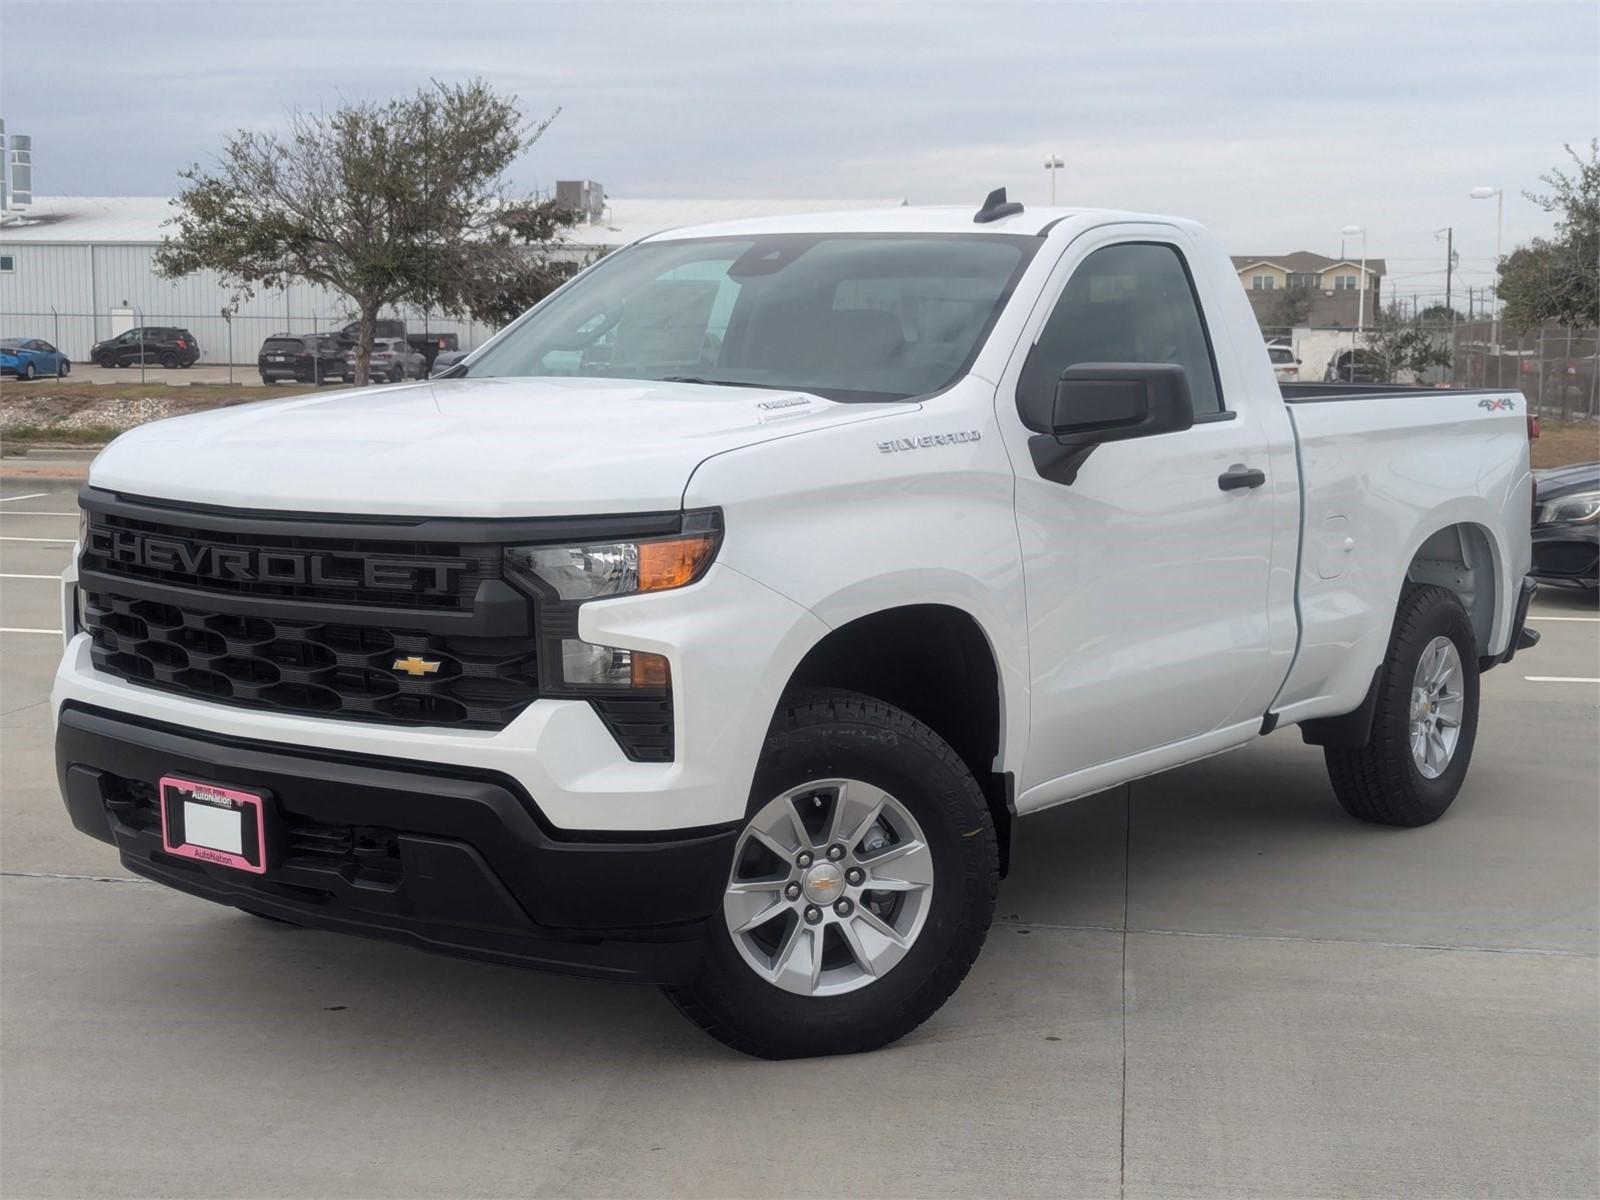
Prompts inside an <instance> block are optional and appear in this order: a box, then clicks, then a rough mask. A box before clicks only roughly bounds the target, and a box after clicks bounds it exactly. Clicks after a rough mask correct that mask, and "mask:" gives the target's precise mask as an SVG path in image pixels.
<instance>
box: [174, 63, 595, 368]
mask: <svg viewBox="0 0 1600 1200" xmlns="http://www.w3.org/2000/svg"><path fill="white" fill-rule="evenodd" d="M552 120H554V114H552V115H551V117H549V118H547V119H545V120H543V121H529V120H527V119H526V118H525V117H524V116H523V114H522V112H521V110H520V109H519V108H518V105H517V99H516V97H515V96H502V95H500V94H498V93H497V92H495V91H494V89H492V88H491V87H489V85H487V84H486V83H484V82H483V81H482V80H472V81H471V82H468V83H465V84H459V85H451V84H443V83H438V82H435V83H433V85H432V86H431V87H428V88H422V89H420V90H418V91H417V93H416V94H415V95H413V96H408V97H402V98H399V99H395V100H390V101H387V102H386V103H375V102H371V101H365V102H360V103H350V104H345V105H342V106H341V107H339V108H337V109H335V110H334V111H332V112H325V111H318V112H314V113H307V112H303V111H298V110H296V111H294V112H292V113H290V115H289V120H288V125H287V128H286V129H285V130H284V131H283V132H282V133H278V132H255V131H251V130H241V131H240V132H239V133H238V134H237V135H235V136H233V137H230V138H229V139H228V140H227V142H226V145H225V146H224V149H223V154H222V157H221V159H220V161H219V163H218V165H217V167H216V168H215V169H214V170H202V169H201V168H200V167H199V166H198V165H196V166H193V167H191V168H189V169H188V170H186V171H182V172H180V173H179V175H180V178H182V179H183V180H185V181H186V183H187V186H186V187H185V188H184V190H183V192H182V194H181V195H180V196H179V197H178V198H177V199H176V200H175V201H174V202H173V204H174V207H175V208H176V210H177V211H176V214H175V215H174V217H173V219H172V220H171V221H169V222H168V224H169V226H171V227H173V229H174V234H173V236H171V237H168V238H165V239H163V241H162V245H161V247H160V249H159V250H157V252H156V269H157V270H158V271H159V272H160V273H161V274H162V275H164V276H166V277H168V278H175V277H177V276H180V275H186V274H188V273H190V272H192V271H196V270H202V269H206V268H209V269H211V270H214V271H216V272H217V273H218V274H219V275H221V276H222V278H223V280H224V281H225V283H227V285H228V286H230V287H232V288H233V289H234V292H235V298H236V299H238V298H243V297H248V296H250V295H251V294H253V292H254V290H255V289H256V288H262V287H264V288H277V287H282V286H284V285H285V284H286V283H288V282H290V281H291V280H304V281H306V282H309V283H314V284H320V285H322V286H324V287H328V288H331V289H333V290H334V291H337V292H339V293H341V294H343V295H344V296H346V297H348V298H349V300H350V301H351V303H352V306H353V307H354V308H355V310H356V312H357V313H358V314H359V320H360V333H359V335H358V337H357V341H356V382H357V383H358V384H364V383H366V381H367V368H368V363H369V361H370V359H371V354H372V341H373V334H374V328H375V323H376V321H377V317H378V313H379V312H380V311H381V310H382V309H383V308H384V307H385V306H386V305H392V304H398V303H402V302H408V303H411V304H414V305H416V306H417V307H420V308H431V309H438V310H441V311H443V312H446V313H465V312H470V313H471V314H472V315H473V316H475V317H480V318H483V319H496V320H504V319H506V318H507V316H508V314H510V315H514V312H513V311H512V309H513V307H514V308H515V311H520V310H521V308H523V307H526V306H527V304H529V303H532V301H533V300H536V299H538V298H539V297H541V296H543V295H544V294H545V292H547V291H549V290H550V288H551V287H552V286H553V285H554V283H555V282H557V280H556V279H555V271H554V269H553V267H552V264H551V263H550V262H549V260H548V256H547V254H546V251H547V250H548V248H549V246H550V244H551V243H552V242H553V241H554V240H555V239H556V238H557V237H558V236H559V233H560V231H561V229H562V228H563V227H565V226H566V225H569V224H571V223H572V221H573V219H574V215H573V214H571V213H568V212H566V211H565V210H563V209H561V208H559V207H558V206H557V205H556V203H555V202H554V201H553V200H545V199H540V198H538V197H534V196H528V195H520V194H517V193H514V192H513V190H512V189H511V187H510V185H509V184H508V183H507V181H506V178H505V175H506V171H507V170H508V169H509V168H510V167H511V165H512V164H513V163H514V162H515V161H516V160H517V159H518V158H519V157H521V155H522V154H524V153H525V152H526V151H527V150H528V149H529V148H530V147H531V146H532V145H533V144H534V143H535V142H537V141H538V140H539V137H540V135H542V134H543V133H544V131H545V130H546V129H547V128H548V127H549V125H550V122H551V121H552Z"/></svg>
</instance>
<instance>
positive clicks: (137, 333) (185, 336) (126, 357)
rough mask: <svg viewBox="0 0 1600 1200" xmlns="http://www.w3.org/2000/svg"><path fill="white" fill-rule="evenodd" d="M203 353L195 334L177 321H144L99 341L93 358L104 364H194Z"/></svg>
mask: <svg viewBox="0 0 1600 1200" xmlns="http://www.w3.org/2000/svg"><path fill="white" fill-rule="evenodd" d="M199 357H200V343H199V342H197V341H195V340H194V334H192V333H190V332H189V331H188V330H187V329H180V328H178V327H177V326H175V325H142V326H140V327H138V328H136V329H130V330H128V332H127V333H119V334H118V335H117V336H116V337H113V338H107V339H106V340H105V341H103V342H96V343H95V344H94V345H93V346H92V347H91V348H90V350H89V361H90V362H92V363H94V364H95V365H96V366H100V367H137V366H138V365H139V364H140V362H143V363H144V365H145V366H147V367H166V368H168V369H169V370H170V369H171V368H173V367H192V366H194V364H195V360H196V359H198V358H199Z"/></svg>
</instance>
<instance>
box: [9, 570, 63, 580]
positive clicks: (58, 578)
mask: <svg viewBox="0 0 1600 1200" xmlns="http://www.w3.org/2000/svg"><path fill="white" fill-rule="evenodd" d="M0 579H48V580H50V581H51V582H52V583H60V582H61V576H59V575H11V574H7V573H4V572H0Z"/></svg>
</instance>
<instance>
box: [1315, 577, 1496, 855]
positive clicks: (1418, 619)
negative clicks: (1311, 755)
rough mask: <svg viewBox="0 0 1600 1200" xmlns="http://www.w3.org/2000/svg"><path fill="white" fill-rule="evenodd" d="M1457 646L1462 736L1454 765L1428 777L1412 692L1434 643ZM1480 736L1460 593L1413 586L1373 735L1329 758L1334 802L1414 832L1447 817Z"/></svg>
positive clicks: (1397, 623) (1398, 621) (1467, 621)
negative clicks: (1414, 742) (1415, 735)
mask: <svg viewBox="0 0 1600 1200" xmlns="http://www.w3.org/2000/svg"><path fill="white" fill-rule="evenodd" d="M1441 636H1442V637H1447V638H1449V639H1450V640H1451V642H1453V643H1454V644H1455V649H1456V654H1457V655H1458V656H1459V657H1460V660H1461V674H1462V689H1461V690H1462V697H1463V705H1462V713H1461V726H1460V734H1459V737H1458V739H1457V742H1456V746H1455V750H1454V752H1453V754H1452V755H1451V756H1450V761H1449V764H1448V766H1446V767H1445V769H1444V770H1443V771H1442V772H1441V773H1440V774H1439V775H1438V777H1437V778H1434V779H1428V778H1426V777H1425V776H1424V775H1423V774H1422V772H1421V770H1420V769H1419V768H1418V766H1417V763H1416V760H1415V758H1414V757H1413V756H1412V752H1411V689H1412V682H1413V680H1414V678H1415V676H1416V671H1417V664H1418V662H1419V661H1420V659H1421V657H1422V653H1423V651H1424V650H1425V649H1426V648H1427V647H1428V645H1429V644H1430V643H1431V642H1432V641H1433V639H1434V638H1436V637H1441ZM1477 736H1478V648H1477V639H1476V637H1475V636H1474V635H1473V632H1472V621H1471V618H1469V617H1468V616H1467V612H1466V609H1464V608H1463V607H1462V606H1461V601H1460V600H1459V599H1458V598H1457V597H1456V594H1455V593H1454V592H1451V591H1447V590H1446V589H1445V588H1441V587H1431V586H1430V587H1408V588H1407V589H1406V591H1405V593H1404V594H1403V595H1402V596H1401V598H1400V611H1399V612H1398V613H1396V614H1395V620H1394V632H1393V633H1392V634H1391V635H1390V638H1389V652H1388V657H1387V658H1386V660H1385V661H1384V664H1383V669H1382V672H1381V673H1380V675H1379V678H1378V704H1377V708H1376V710H1375V711H1374V713H1373V717H1372V736H1371V738H1370V739H1369V740H1368V742H1367V744H1366V745H1365V746H1362V747H1361V748H1360V749H1355V750H1351V749H1341V748H1337V747H1333V746H1329V747H1327V748H1326V749H1325V750H1324V751H1323V757H1324V759H1325V760H1326V761H1327V764H1328V778H1329V779H1330V780H1332V781H1333V791H1334V795H1336V796H1337V797H1338V798H1339V803H1340V804H1341V805H1343V806H1344V810H1345V811H1346V812H1347V813H1349V814H1350V815H1351V816H1353V817H1358V818H1360V819H1361V820H1363V821H1371V822H1373V823H1374V824H1378V825H1400V826H1406V827H1415V826H1418V825H1428V824H1431V823H1433V822H1434V821H1437V820H1438V819H1439V818H1440V817H1442V816H1443V815H1444V812H1445V810H1446V809H1447V808H1449V807H1450V804H1451V802H1452V801H1453V800H1454V799H1455V798H1456V793H1458V792H1459V791H1460V790H1461V784H1462V781H1463V780H1465V778H1466V775H1467V766H1468V764H1469V763H1470V762H1471V761H1472V748H1473V745H1474V744H1475V743H1476V741H1477Z"/></svg>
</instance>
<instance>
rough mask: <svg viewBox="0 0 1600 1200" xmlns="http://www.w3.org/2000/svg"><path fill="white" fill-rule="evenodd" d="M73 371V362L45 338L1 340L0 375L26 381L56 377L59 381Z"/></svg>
mask: <svg viewBox="0 0 1600 1200" xmlns="http://www.w3.org/2000/svg"><path fill="white" fill-rule="evenodd" d="M71 370H72V360H71V359H69V358H68V357H67V356H66V355H65V354H63V353H61V351H59V350H57V349H56V348H55V347H54V346H52V345H51V344H50V343H49V342H47V341H45V340H44V339H43V338H5V339H3V340H0V375H12V376H15V377H16V378H17V379H24V380H26V379H37V378H39V376H41V375H54V376H56V378H58V379H59V378H62V377H64V376H66V375H67V374H68V373H70V372H71Z"/></svg>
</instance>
